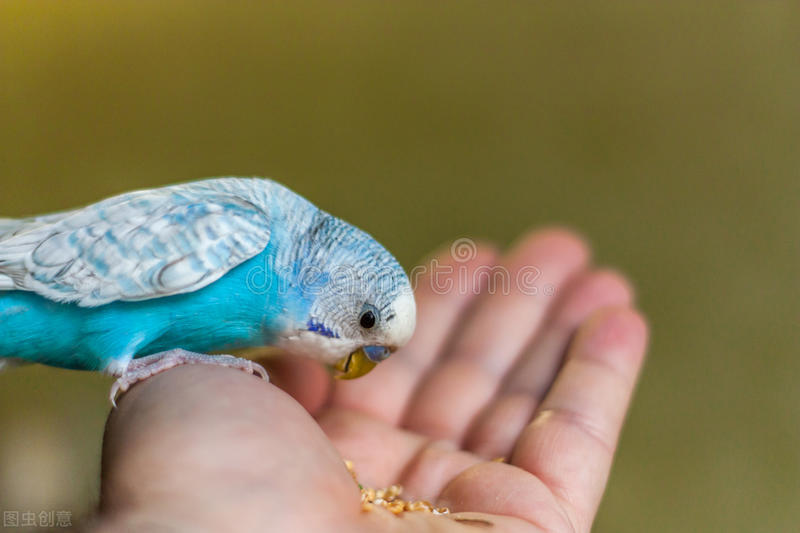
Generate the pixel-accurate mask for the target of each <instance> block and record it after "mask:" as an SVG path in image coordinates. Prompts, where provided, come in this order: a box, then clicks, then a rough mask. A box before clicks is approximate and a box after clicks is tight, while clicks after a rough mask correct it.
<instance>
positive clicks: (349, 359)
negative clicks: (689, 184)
mask: <svg viewBox="0 0 800 533" xmlns="http://www.w3.org/2000/svg"><path fill="white" fill-rule="evenodd" d="M376 365H377V363H375V361H373V360H371V359H370V358H369V357H367V354H366V353H365V352H364V350H363V349H359V350H356V351H355V352H353V353H351V354H350V355H348V356H346V357H342V358H341V359H339V360H338V361H336V363H335V364H334V365H333V368H334V370H335V373H334V376H333V377H335V378H336V379H355V378H360V377H361V376H363V375H365V374H368V373H369V372H370V371H371V370H372V369H373V368H375V366H376Z"/></svg>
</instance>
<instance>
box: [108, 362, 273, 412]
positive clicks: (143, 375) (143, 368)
mask: <svg viewBox="0 0 800 533" xmlns="http://www.w3.org/2000/svg"><path fill="white" fill-rule="evenodd" d="M188 364H204V365H218V366H225V367H228V368H236V369H239V370H242V371H244V372H247V373H248V374H258V375H259V376H260V377H261V378H262V379H263V380H264V381H269V376H268V375H267V371H266V370H264V367H263V366H261V365H259V364H258V363H254V362H253V361H250V360H249V359H242V358H240V357H234V356H232V355H207V354H203V353H196V352H189V351H187V350H181V349H175V350H169V351H166V352H159V353H156V354H153V355H148V356H145V357H140V358H138V359H133V360H131V362H130V363H128V366H127V367H126V368H125V369H124V370H123V371H122V372H119V373H115V375H117V376H119V379H117V381H115V382H114V384H113V385H112V386H111V392H110V393H109V399H110V400H111V405H113V406H114V407H116V406H117V401H116V398H117V395H118V394H122V393H124V392H125V391H127V390H128V389H129V388H130V387H131V385H133V384H134V383H137V382H139V381H143V380H145V379H147V378H149V377H151V376H155V375H156V374H158V373H160V372H163V371H165V370H169V369H170V368H174V367H176V366H180V365H188Z"/></svg>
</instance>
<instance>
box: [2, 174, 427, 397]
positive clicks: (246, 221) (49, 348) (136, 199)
mask: <svg viewBox="0 0 800 533" xmlns="http://www.w3.org/2000/svg"><path fill="white" fill-rule="evenodd" d="M415 320H416V307H415V303H414V297H413V294H412V291H411V286H410V284H409V280H408V277H407V276H406V274H405V272H404V271H403V269H402V268H401V266H400V265H399V264H398V263H397V261H396V260H395V259H394V257H392V255H391V254H390V253H389V252H387V251H386V250H385V249H384V248H383V247H382V246H381V245H380V244H379V243H378V242H376V241H375V240H374V239H373V238H372V237H370V236H369V235H367V234H366V233H364V232H363V231H361V230H359V229H357V228H355V227H353V226H351V225H349V224H347V223H346V222H343V221H342V220H340V219H338V218H336V217H334V216H332V215H330V214H328V213H326V212H324V211H322V210H320V209H318V208H317V207H315V206H314V205H313V204H311V203H310V202H308V201H307V200H305V199H304V198H302V197H300V196H299V195H297V194H295V193H294V192H292V191H290V190H289V189H287V188H286V187H284V186H282V185H280V184H278V183H276V182H274V181H270V180H267V179H260V178H217V179H209V180H203V181H197V182H192V183H186V184H180V185H172V186H168V187H163V188H160V189H152V190H143V191H136V192H131V193H127V194H122V195H119V196H115V197H112V198H109V199H107V200H103V201H101V202H98V203H95V204H92V205H90V206H88V207H85V208H82V209H76V210H73V211H65V212H60V213H55V214H51V215H45V216H39V217H31V218H26V219H0V368H2V367H3V366H9V365H13V364H18V363H26V362H34V363H42V364H45V365H51V366H58V367H64V368H73V369H83V370H101V371H105V372H107V373H109V374H111V375H113V376H116V377H118V380H117V381H116V383H115V384H114V387H113V388H112V391H111V399H112V402H113V401H114V398H115V396H116V394H117V393H118V392H124V391H125V390H127V388H128V387H129V386H131V385H132V384H133V383H136V382H137V381H139V380H142V379H145V378H146V377H148V376H150V375H153V374H155V373H158V372H160V371H162V370H165V369H167V368H171V367H173V366H176V365H179V364H184V363H212V364H221V365H225V366H231V367H234V368H240V369H242V370H245V371H248V372H251V373H253V372H256V373H258V374H260V375H261V376H262V377H264V378H266V372H265V371H264V369H263V368H262V367H260V366H259V365H257V364H256V363H253V362H251V361H248V360H245V359H239V358H236V357H233V356H229V355H208V354H209V353H210V352H220V351H226V350H232V349H237V348H245V347H254V346H265V345H271V346H277V347H279V348H282V349H283V350H285V351H286V352H289V353H293V354H301V355H306V356H310V357H313V358H316V359H318V360H320V361H322V362H323V363H326V364H328V365H330V366H331V367H334V368H335V369H336V371H337V372H338V374H339V377H343V378H353V377H359V376H361V375H363V374H365V373H366V372H368V371H369V370H371V369H372V368H373V367H374V366H375V364H376V363H378V362H380V361H382V360H384V359H385V358H386V357H388V356H389V355H390V354H391V353H392V352H393V351H394V350H395V349H397V348H398V347H400V346H402V345H403V344H404V343H406V342H407V341H408V339H409V338H410V337H411V334H412V332H413V331H414V326H415Z"/></svg>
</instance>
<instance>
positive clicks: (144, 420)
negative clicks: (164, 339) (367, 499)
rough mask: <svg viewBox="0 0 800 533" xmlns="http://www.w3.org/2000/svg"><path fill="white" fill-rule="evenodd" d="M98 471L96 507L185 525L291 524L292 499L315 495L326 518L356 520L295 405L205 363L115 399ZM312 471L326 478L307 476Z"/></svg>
mask: <svg viewBox="0 0 800 533" xmlns="http://www.w3.org/2000/svg"><path fill="white" fill-rule="evenodd" d="M102 472H103V473H102V484H101V511H102V513H103V515H105V516H115V517H116V516H119V515H131V514H133V515H137V514H139V515H140V514H142V513H150V517H151V518H152V519H153V520H155V521H156V522H157V523H162V522H163V523H166V524H171V525H172V526H175V525H176V524H182V525H184V527H185V528H186V529H187V530H204V531H205V530H211V531H223V530H227V529H229V527H230V524H232V523H235V524H237V526H239V527H241V528H242V529H247V530H265V529H269V528H277V529H278V530H286V531H291V530H295V529H294V528H293V527H292V526H291V525H290V524H284V523H283V521H284V520H286V519H289V518H291V517H289V516H288V515H287V513H286V512H285V511H286V509H290V508H292V506H294V505H295V504H296V502H298V501H314V502H315V503H314V505H315V513H319V516H321V517H327V518H328V519H333V518H334V517H338V519H344V520H345V521H347V520H348V519H353V520H355V519H357V517H358V516H359V510H360V509H359V507H360V506H359V503H358V502H359V497H358V491H357V488H356V487H355V486H354V484H353V483H352V479H350V476H349V475H348V473H347V471H346V469H345V468H344V466H343V463H342V460H341V458H340V457H339V455H338V454H337V453H336V451H335V449H334V448H333V447H332V446H331V444H330V442H329V441H328V439H327V438H326V437H325V435H324V434H323V432H322V431H321V430H320V428H319V426H318V425H317V424H316V423H315V422H314V420H313V419H312V418H311V417H310V416H309V415H308V413H307V412H306V411H305V410H304V409H303V408H302V407H301V406H300V405H298V404H297V403H296V402H295V401H294V400H292V399H291V398H290V397H289V396H288V395H286V394H285V393H283V392H282V391H280V390H279V389H278V388H277V387H274V386H272V385H270V384H268V383H265V382H263V381H261V380H259V379H255V378H253V377H252V376H249V375H247V374H245V373H243V372H239V371H236V370H231V369H224V368H220V367H211V366H207V365H191V366H182V367H178V368H175V369H172V370H169V371H166V372H164V373H161V374H158V375H156V376H154V377H152V378H149V379H147V380H145V381H144V382H142V383H140V384H137V385H135V386H134V387H133V388H132V389H131V390H130V391H129V392H127V393H126V394H125V395H124V396H123V397H122V398H121V400H120V402H119V408H118V409H115V410H113V411H112V413H111V416H110V417H109V421H108V425H107V428H106V435H105V440H104V449H103V469H102ZM321 473H325V476H326V477H325V482H324V483H313V480H315V479H318V478H319V476H320V475H322V474H321ZM310 480H311V481H310ZM197 502H203V505H201V506H198V505H197ZM152 513H156V515H157V516H155V517H153V516H152ZM134 518H135V517H134ZM134 521H135V520H134ZM276 521H277V522H278V523H276ZM283 526H285V527H283ZM178 529H180V528H178Z"/></svg>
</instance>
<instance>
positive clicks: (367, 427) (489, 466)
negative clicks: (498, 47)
mask: <svg viewBox="0 0 800 533" xmlns="http://www.w3.org/2000/svg"><path fill="white" fill-rule="evenodd" d="M471 252H473V253H469V254H468V256H469V257H467V258H466V260H464V261H459V260H457V259H456V258H453V257H451V256H450V254H448V253H443V254H440V255H439V256H438V258H437V260H438V263H439V267H440V268H439V269H438V270H437V269H434V268H428V269H427V273H426V274H425V275H423V276H422V277H421V278H420V279H419V280H418V283H417V293H416V296H417V302H418V307H419V312H418V326H417V331H416V333H415V334H414V337H413V339H412V340H411V342H410V343H409V345H408V346H406V347H404V348H403V349H402V350H400V351H398V352H397V353H396V354H394V355H393V356H392V357H391V358H389V360H387V361H385V362H384V363H382V364H381V365H379V366H378V367H377V368H376V369H375V370H374V371H373V372H372V373H371V374H370V375H368V376H366V377H365V378H362V379H360V380H357V381H353V382H336V383H335V384H332V383H331V380H330V378H329V376H328V374H327V373H326V371H325V370H324V369H323V368H322V367H320V366H319V365H317V364H316V363H314V362H312V361H308V360H303V359H299V358H288V357H287V358H282V359H279V360H276V361H273V362H272V363H271V364H270V363H268V366H269V367H270V370H271V375H272V377H273V382H275V383H277V384H279V385H280V386H281V387H283V389H285V391H286V392H284V391H283V390H281V389H279V388H278V387H275V386H274V385H271V384H270V385H265V384H264V383H263V382H261V381H260V380H256V379H253V378H252V376H248V375H246V374H244V373H241V372H237V371H234V370H230V369H223V368H219V367H211V366H204V365H196V366H187V367H180V368H177V369H173V370H170V371H168V372H164V373H163V374H160V375H157V376H155V377H153V378H151V379H149V380H147V381H145V382H144V383H141V384H138V385H136V386H135V387H133V388H132V389H131V391H129V392H128V393H127V394H126V395H125V396H123V397H122V399H121V401H120V403H119V408H118V409H116V410H115V411H114V412H112V414H111V416H110V418H109V423H108V429H107V434H106V442H105V446H104V454H103V480H102V495H101V506H100V515H99V517H98V520H97V522H96V524H94V526H93V527H95V528H97V529H98V530H108V531H117V530H119V529H126V528H128V529H131V530H135V531H147V530H159V531H161V530H165V529H167V530H174V531H184V530H185V531H227V530H235V531H251V530H252V531H272V530H274V531H321V532H325V531H331V532H338V531H394V530H397V531H416V530H419V531H475V530H477V529H478V528H479V527H480V528H486V527H492V529H493V530H495V531H498V532H500V531H509V532H517V531H519V532H528V531H540V530H552V531H588V530H589V529H590V528H591V524H592V520H593V518H594V515H595V513H596V510H597V506H598V504H599V502H600V498H601V497H602V494H603V491H604V489H605V484H606V481H607V476H608V471H609V468H610V465H611V460H612V458H613V453H614V450H615V448H616V443H617V437H618V435H619V431H620V428H621V425H622V422H623V419H624V416H625V412H626V410H627V407H628V404H629V401H630V396H631V393H632V391H633V388H634V385H635V382H636V377H637V374H638V371H639V368H640V366H641V363H642V360H643V354H644V349H645V344H646V336H647V332H646V326H645V324H644V322H643V320H642V319H641V317H640V315H639V314H638V313H637V312H636V311H634V310H633V309H632V308H631V299H632V296H631V290H630V288H629V286H628V284H627V283H626V282H625V280H624V279H622V278H621V277H620V276H618V275H617V274H614V273H611V272H608V271H598V270H593V269H592V268H590V267H589V266H588V262H589V260H588V252H587V251H586V248H585V245H584V244H583V243H582V242H581V241H580V240H579V239H577V238H576V237H574V236H572V235H571V234H568V233H566V232H564V231H562V230H547V231H543V232H539V233H534V234H532V235H528V236H526V237H525V238H524V239H523V240H522V241H520V243H519V244H518V245H516V246H515V247H514V248H513V249H512V250H511V252H510V253H508V254H507V255H505V256H503V257H502V258H500V259H499V260H498V259H497V258H496V255H495V253H494V251H493V250H492V249H491V248H489V247H482V246H479V247H477V248H475V249H474V250H472V251H471ZM448 265H450V266H452V267H453V269H452V272H451V273H450V274H447V272H446V271H445V270H444V269H445V268H446V267H447V266H448ZM492 265H496V266H498V267H501V268H497V269H495V270H492V271H491V273H492V276H494V277H493V279H495V281H498V280H500V281H502V279H503V278H502V276H506V281H508V282H509V283H508V286H509V291H508V294H504V291H503V290H501V286H500V284H499V283H498V286H496V287H494V288H495V289H496V290H495V291H490V290H487V287H486V286H485V285H486V282H487V281H488V279H489V277H490V276H487V275H480V274H476V271H477V272H480V271H481V270H483V271H484V272H486V269H487V268H488V267H489V266H492ZM530 266H533V267H535V268H536V269H537V270H536V271H537V272H539V273H540V276H539V277H538V278H536V279H535V286H536V288H537V294H535V295H534V294H530V293H531V292H532V291H530V290H527V291H520V290H519V289H520V287H519V283H518V281H519V279H520V277H519V275H518V274H519V273H520V272H521V271H524V269H526V268H529V267H530ZM435 271H438V274H436V276H438V277H437V278H436V279H435V280H434V278H433V277H432V276H434V274H433V272H435ZM497 276H499V277H497ZM448 279H449V280H451V281H453V282H454V284H453V286H452V287H450V290H441V289H442V288H443V286H444V287H445V288H446V285H447V284H448ZM462 282H465V283H462ZM481 283H483V286H482V285H481ZM527 288H528V289H530V287H527ZM548 289H550V290H548ZM491 292H493V294H490V293H491ZM551 292H552V294H551ZM287 392H288V394H287ZM342 457H346V458H348V459H351V460H353V462H354V464H355V468H356V471H357V473H358V475H359V480H360V481H361V482H362V483H363V484H364V485H366V486H373V487H379V486H388V485H390V484H393V483H400V484H402V485H403V486H404V487H405V492H404V498H407V499H409V498H415V499H427V500H430V501H432V502H434V504H435V505H437V506H447V507H449V508H450V510H451V511H452V514H450V515H447V516H444V517H443V516H434V515H431V514H426V513H405V514H403V515H402V517H395V516H394V515H392V514H391V513H389V512H388V511H383V510H380V509H377V510H376V511H375V512H366V513H363V512H361V506H360V496H359V492H358V488H357V487H356V485H355V484H354V483H353V481H352V479H351V477H350V475H349V473H348V472H347V470H346V469H345V467H344V464H343V463H342V459H341V458H342ZM496 457H506V458H507V463H500V462H495V461H492V459H493V458H496Z"/></svg>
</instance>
